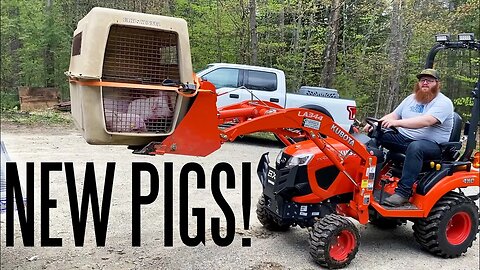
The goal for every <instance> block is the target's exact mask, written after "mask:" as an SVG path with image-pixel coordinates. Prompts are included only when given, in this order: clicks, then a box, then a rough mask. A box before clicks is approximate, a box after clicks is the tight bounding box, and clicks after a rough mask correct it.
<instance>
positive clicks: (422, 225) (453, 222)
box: [413, 192, 479, 258]
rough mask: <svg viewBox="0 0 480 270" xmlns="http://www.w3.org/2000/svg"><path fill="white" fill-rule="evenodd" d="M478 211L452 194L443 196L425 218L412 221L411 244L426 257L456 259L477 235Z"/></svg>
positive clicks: (473, 204)
mask: <svg viewBox="0 0 480 270" xmlns="http://www.w3.org/2000/svg"><path fill="white" fill-rule="evenodd" d="M478 215H479V214H478V207H477V206H476V205H475V203H474V202H473V201H472V200H470V199H469V198H468V197H466V196H464V195H462V194H458V193H456V192H449V193H447V194H446V195H445V196H443V197H442V198H441V199H440V200H439V201H438V202H437V203H436V204H435V206H434V207H433V208H432V210H431V211H430V214H429V215H428V217H426V218H422V219H419V220H417V221H415V224H414V225H413V234H414V236H415V240H417V242H418V243H419V244H420V245H421V246H422V247H423V248H424V249H426V250H428V251H429V252H430V253H432V254H434V255H436V256H439V257H443V258H455V257H459V256H460V255H462V254H463V253H465V252H466V251H467V249H468V248H469V247H471V246H472V243H473V241H475V239H476V237H477V232H478V231H479V227H478V225H479V219H478Z"/></svg>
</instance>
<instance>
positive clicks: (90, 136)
mask: <svg viewBox="0 0 480 270" xmlns="http://www.w3.org/2000/svg"><path fill="white" fill-rule="evenodd" d="M66 74H67V75H68V76H69V78H70V98H71V104H72V106H71V109H72V115H73V118H74V121H75V123H76V125H77V127H78V128H79V129H81V130H82V133H83V137H84V138H85V140H86V141H87V142H88V143H90V144H125V145H142V144H146V143H148V142H150V141H152V140H156V141H161V140H162V138H164V137H166V136H168V135H169V134H171V133H172V132H173V131H174V129H175V126H176V125H177V122H178V121H179V119H181V118H182V117H183V116H184V115H185V113H186V111H187V108H186V107H187V106H188V104H189V99H188V98H185V97H183V96H181V95H178V94H177V92H175V91H167V90H158V89H156V88H155V87H151V88H149V87H148V86H162V85H166V84H167V82H169V84H171V83H173V84H177V83H178V84H180V83H184V84H186V83H192V81H193V75H192V74H193V70H192V63H191V56H190V44H189V39H188V30H187V23H186V21H185V20H183V19H180V18H172V17H165V16H159V15H151V14H143V13H136V12H128V11H120V10H114V9H107V8H93V9H92V10H91V11H90V12H89V13H88V14H87V15H86V16H85V17H84V18H83V19H82V20H80V21H79V22H78V24H77V29H76V30H75V32H74V37H73V42H72V51H71V59H70V68H69V71H68V72H66ZM136 86H138V87H136ZM146 86H147V87H146ZM157 88H158V87H157Z"/></svg>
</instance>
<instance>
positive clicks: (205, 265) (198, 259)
mask: <svg viewBox="0 0 480 270" xmlns="http://www.w3.org/2000/svg"><path fill="white" fill-rule="evenodd" d="M1 139H2V140H3V141H4V142H5V144H6V147H7V150H8V152H9V154H10V157H11V158H12V160H14V161H16V162H17V165H18V167H19V172H20V175H21V177H23V178H25V163H26V162H34V164H35V203H34V211H35V237H34V238H35V247H23V244H22V238H21V233H20V229H19V225H18V220H17V221H15V222H16V223H15V233H14V234H15V246H14V247H6V242H5V235H6V234H5V233H6V232H5V225H6V223H5V215H2V221H1V269H318V268H319V267H318V266H317V265H316V264H315V263H313V262H312V260H311V259H310V255H309V253H308V233H307V230H306V229H301V228H292V229H290V231H288V232H285V233H272V232H269V231H266V230H264V229H263V228H262V226H261V225H260V223H259V222H258V220H257V219H256V214H255V204H256V201H257V198H258V196H259V195H260V192H261V186H260V184H259V182H258V179H257V177H256V173H255V170H256V166H257V162H258V159H259V157H260V155H261V154H263V153H264V152H270V153H271V154H270V157H271V160H272V159H274V158H275V156H276V154H277V153H278V151H279V149H280V148H279V147H278V146H276V145H275V144H272V143H269V144H266V145H265V144H263V141H255V142H254V143H252V142H250V141H248V140H243V141H240V142H235V143H229V144H225V145H224V146H222V148H221V149H220V150H218V151H217V152H215V153H213V154H212V155H210V156H208V157H206V158H200V157H186V156H175V155H167V156H139V155H134V154H132V153H131V151H130V150H128V149H126V147H124V146H92V145H88V144H86V143H85V141H84V140H83V139H82V137H81V135H80V134H79V132H77V131H76V130H75V129H74V128H72V127H25V126H17V125H14V124H8V123H2V130H1ZM262 144H263V145H262ZM47 161H50V162H73V164H74V169H75V177H76V180H77V191H79V190H80V191H81V190H82V189H81V188H82V186H81V185H82V183H83V179H84V178H83V172H84V170H85V163H86V162H94V164H95V170H96V178H97V186H98V187H99V193H100V192H103V184H104V180H103V179H104V178H103V177H104V175H105V167H106V163H107V162H116V169H115V178H114V185H113V191H112V195H113V196H112V202H111V208H110V218H109V223H108V231H107V235H106V243H105V247H97V246H96V242H95V232H94V227H93V222H92V212H91V210H90V209H89V212H88V221H87V226H86V236H85V243H84V246H83V247H75V243H74V240H73V231H72V218H71V216H70V215H71V213H70V205H69V199H68V191H67V185H66V178H65V171H59V172H51V173H50V185H49V187H50V191H49V195H48V196H49V197H50V199H56V200H57V207H56V208H51V209H50V214H49V215H50V217H49V220H50V221H49V229H50V231H49V234H50V237H52V238H53V237H56V238H61V239H62V247H40V239H41V236H40V225H41V224H40V223H41V222H40V212H41V208H40V194H41V188H40V163H41V162H47ZM132 162H148V163H151V164H153V165H154V166H155V167H156V168H157V171H158V174H159V178H160V190H159V194H158V197H157V198H156V199H155V201H154V202H153V203H151V204H149V205H145V206H142V211H141V246H140V247H132V214H131V209H132V183H131V181H132V179H131V178H132V176H131V175H132ZM165 162H173V165H174V178H173V179H174V182H173V186H174V193H173V206H174V209H173V213H174V216H173V233H174V235H173V237H174V242H173V247H165V246H164V242H165V241H164V230H163V228H164V227H163V226H164V211H163V209H164V207H163V205H164V188H163V181H162V179H163V178H164V171H165V170H164V164H165ZM189 162H196V163H198V164H200V165H201V166H202V167H203V169H204V170H205V173H206V179H207V181H206V182H207V184H206V188H205V189H197V188H196V181H194V180H195V179H196V178H195V177H193V176H192V181H189V184H188V187H189V192H188V195H189V202H188V204H189V205H188V207H189V208H193V207H201V208H205V212H206V223H205V226H206V234H205V235H206V242H205V246H203V245H200V246H197V247H187V246H185V244H184V243H183V242H182V239H181V237H180V233H179V226H178V224H179V196H178V194H179V183H178V179H179V172H180V170H181V168H182V167H183V166H184V165H185V164H186V163H189ZM220 162H228V163H229V164H231V165H232V166H233V167H234V169H235V174H236V178H235V179H236V188H235V189H231V190H227V189H226V188H225V184H223V185H222V193H223V194H224V196H225V198H226V200H227V202H228V204H229V205H230V206H231V208H232V209H233V212H234V214H235V224H236V226H235V238H234V241H233V243H232V244H231V245H228V246H226V247H220V246H217V245H216V244H215V243H214V241H213V240H212V236H211V221H210V218H211V217H214V216H218V217H220V218H221V223H220V225H221V231H225V219H224V216H223V214H222V212H221V210H220V208H219V206H218V205H217V203H216V202H215V199H214V198H213V196H212V193H211V189H210V182H209V179H210V175H211V171H212V169H213V167H214V166H215V165H216V164H218V163H220ZM242 162H251V164H252V179H251V183H252V189H251V195H252V196H251V209H250V229H249V230H244V229H243V228H244V220H243V215H242V203H241V197H242V188H241V164H242ZM142 177H143V175H142ZM144 177H145V179H146V180H145V181H142V183H141V190H142V195H146V194H147V193H148V192H149V190H150V183H149V181H148V177H147V175H145V176H144ZM142 179H143V178H142ZM472 192H473V191H472ZM100 194H102V193H100ZM101 197H102V196H101V195H100V198H101ZM78 199H79V200H80V199H81V197H80V195H79V196H78ZM189 219H190V220H189V226H188V230H189V235H191V236H193V235H194V234H195V231H196V220H195V218H193V217H191V218H189ZM356 224H357V226H358V228H359V230H360V234H361V244H360V250H359V252H358V253H357V256H356V258H355V259H354V260H353V262H352V263H351V264H350V266H349V267H348V268H347V269H442V270H446V269H479V241H478V240H476V241H475V242H474V243H473V246H472V247H471V248H470V249H469V250H468V252H467V253H466V254H464V255H463V256H461V257H460V258H456V259H441V258H437V257H434V256H432V255H430V254H429V253H427V252H425V251H423V250H421V249H420V246H419V245H418V244H417V243H416V242H415V240H414V238H413V231H412V228H411V225H412V223H408V224H407V225H406V226H402V227H400V228H397V229H395V230H391V231H382V230H379V229H377V228H375V227H372V226H365V225H360V224H358V223H356ZM245 237H247V238H248V237H249V238H251V247H242V238H245Z"/></svg>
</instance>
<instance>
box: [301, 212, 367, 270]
mask: <svg viewBox="0 0 480 270" xmlns="http://www.w3.org/2000/svg"><path fill="white" fill-rule="evenodd" d="M309 242H310V255H311V256H312V258H313V260H314V261H315V262H316V263H318V264H319V265H321V266H323V267H327V268H329V269H337V268H343V267H345V266H347V265H349V264H350V262H351V261H352V260H353V259H354V258H355V255H356V254H357V252H358V246H359V245H360V234H359V233H358V229H357V227H356V226H355V224H353V222H351V221H350V220H348V219H347V218H344V217H342V216H339V215H335V214H331V215H327V216H325V217H323V218H322V219H320V220H318V221H316V222H315V224H314V225H313V228H312V231H311V232H310V241H309Z"/></svg>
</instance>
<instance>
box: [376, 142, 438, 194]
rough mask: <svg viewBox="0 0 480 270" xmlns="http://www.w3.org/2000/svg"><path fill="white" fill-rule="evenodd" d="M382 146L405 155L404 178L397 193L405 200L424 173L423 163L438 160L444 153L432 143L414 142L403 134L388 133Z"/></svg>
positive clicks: (396, 190)
mask: <svg viewBox="0 0 480 270" xmlns="http://www.w3.org/2000/svg"><path fill="white" fill-rule="evenodd" d="M381 142H382V145H383V146H384V147H385V148H387V149H388V150H390V151H394V152H400V153H404V154H405V161H404V163H403V170H402V177H401V178H400V181H399V182H398V187H397V188H396V189H395V193H397V194H398V195H400V196H403V197H405V198H409V197H410V196H411V195H412V187H413V184H414V183H415V181H416V180H417V177H418V175H419V174H420V172H421V171H422V167H423V161H424V160H430V159H438V158H439V157H440V156H441V154H442V151H441V150H440V146H439V145H438V144H437V143H435V142H432V141H427V140H418V141H415V140H412V139H409V138H407V137H405V136H403V135H402V134H400V133H398V134H393V133H387V134H384V135H383V136H382V139H381Z"/></svg>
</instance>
